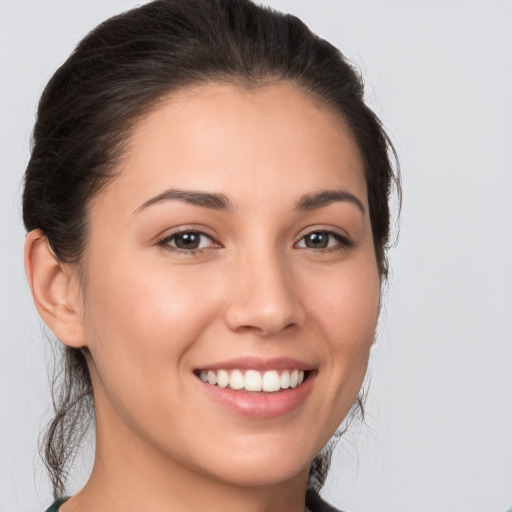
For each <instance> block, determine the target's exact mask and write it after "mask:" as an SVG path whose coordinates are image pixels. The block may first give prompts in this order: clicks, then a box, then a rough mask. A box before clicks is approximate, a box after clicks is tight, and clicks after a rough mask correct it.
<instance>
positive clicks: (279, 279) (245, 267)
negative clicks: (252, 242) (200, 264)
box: [225, 253, 305, 336]
mask: <svg viewBox="0 0 512 512" xmlns="http://www.w3.org/2000/svg"><path fill="white" fill-rule="evenodd" d="M230 291H231V293H230V297H229V299H228V305H227V307H226V310H225V321H226V324H227V326H228V327H229V328H230V329H231V330H233V331H237V332H244V331H252V332H254V333H255V334H257V335H260V336H272V335H275V334H277V333H279V332H281V331H284V330H289V329H291V328H293V327H300V326H302V324H303V322H304V316H305V315H304V309H303V307H302V305H301V303H300V301H299V294H298V293H297V283H294V282H293V275H292V273H291V271H290V269H289V268H288V265H287V264H286V262H285V261H283V258H279V256H278V255H277V254H272V255H270V256H268V257H265V256H264V255H262V254H261V253H260V254H258V255H253V256H250V257H248V258H246V259H245V261H243V262H239V264H238V265H237V267H236V270H235V271H234V272H233V275H232V285H231V287H230Z"/></svg>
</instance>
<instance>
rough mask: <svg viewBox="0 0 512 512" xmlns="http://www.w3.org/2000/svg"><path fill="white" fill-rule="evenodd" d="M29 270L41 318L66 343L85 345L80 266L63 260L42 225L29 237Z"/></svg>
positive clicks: (27, 267)
mask: <svg viewBox="0 0 512 512" xmlns="http://www.w3.org/2000/svg"><path fill="white" fill-rule="evenodd" d="M25 272H26V275H27V280H28V284H29V286H30V290H31V292H32V297H33V299H34V303H35V305H36V308H37V310H38V311H39V314H40V315H41V318H42V319H43V320H44V322H45V323H46V325H47V326H48V327H49V328H50V329H51V330H52V332H53V334H55V336H56V337H57V338H58V339H59V340H60V341H61V342H62V343H64V344H65V345H68V346H70V347H75V348H79V347H84V346H85V345H86V343H85V335H84V329H83V321H82V319H83V317H82V312H83V307H82V303H83V300H82V295H81V290H80V282H79V279H78V272H77V269H76V268H75V267H74V266H73V265H71V264H65V263H61V262H60V261H59V260H58V259H57V257H56V256H55V254H54V253H53V251H52V249H51V247H50V245H49V243H48V241H47V239H46V237H45V236H44V234H43V233H42V232H41V230H39V229H35V230H33V231H31V232H30V233H29V234H28V235H27V239H26V241H25Z"/></svg>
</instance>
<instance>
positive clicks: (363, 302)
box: [307, 258, 380, 398]
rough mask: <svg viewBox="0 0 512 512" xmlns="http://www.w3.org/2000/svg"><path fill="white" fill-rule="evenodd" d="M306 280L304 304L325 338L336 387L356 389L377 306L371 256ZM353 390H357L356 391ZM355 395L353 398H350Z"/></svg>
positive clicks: (376, 278) (377, 287) (377, 282)
mask: <svg viewBox="0 0 512 512" xmlns="http://www.w3.org/2000/svg"><path fill="white" fill-rule="evenodd" d="M314 283H315V285H314V286H313V283H309V286H307V287H308V289H309V290H310V293H309V294H308V295H309V298H308V303H309V304H311V307H310V308H309V309H310V311H312V312H313V315H314V318H315V323H316V325H318V326H319V327H320V329H322V331H323V338H324V339H325V340H327V343H326V344H325V349H326V350H327V351H328V356H327V357H326V361H327V364H328V365H330V370H331V371H332V372H334V374H335V375H336V377H333V378H334V379H336V378H337V379H338V381H339V387H338V391H339V389H340V388H341V387H342V386H347V385H348V381H352V382H353V386H354V387H355V388H357V390H358V389H359V386H360V384H361V382H362V380H363V378H364V375H365V372H366V366H367V363H368V356H369V352H370V348H371V346H372V344H373V341H374V338H375V329H376V326H377V320H378V316H379V306H380V276H379V274H378V271H377V267H376V265H375V263H374V261H373V259H371V258H368V261H366V260H362V261H361V260H357V259H354V260H353V261H350V262H346V264H344V265H343V266H342V267H341V266H340V267H339V268H338V269H334V270H333V269H326V270H325V272H324V273H323V274H317V275H315V276H314ZM356 392H357V391H356ZM354 398H355V397H354Z"/></svg>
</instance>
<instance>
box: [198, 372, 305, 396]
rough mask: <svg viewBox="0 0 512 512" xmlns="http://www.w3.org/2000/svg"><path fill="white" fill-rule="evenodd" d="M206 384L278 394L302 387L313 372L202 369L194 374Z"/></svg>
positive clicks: (243, 390) (240, 390) (242, 390)
mask: <svg viewBox="0 0 512 512" xmlns="http://www.w3.org/2000/svg"><path fill="white" fill-rule="evenodd" d="M194 374H195V375H196V377H198V378H199V379H201V380H202V381H203V382H204V383H206V384H209V385H211V386H215V387H218V388H228V389H232V390H234V391H239V392H242V393H244V392H251V393H276V392H281V391H284V390H287V389H295V388H297V387H300V386H301V385H302V384H303V383H304V382H305V381H306V380H307V379H308V378H309V377H310V375H311V371H308V370H302V369H299V368H288V369H283V370H281V369H279V370H278V369H268V370H265V371H259V370H256V369H250V368H249V369H245V368H244V369H242V368H240V369H237V368H235V369H230V370H227V369H210V370H208V369H200V370H196V371H195V372H194Z"/></svg>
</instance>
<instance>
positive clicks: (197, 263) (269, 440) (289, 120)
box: [82, 84, 380, 485]
mask: <svg viewBox="0 0 512 512" xmlns="http://www.w3.org/2000/svg"><path fill="white" fill-rule="evenodd" d="M89 221H90V234H89V244H88V247H87V251H86V254H85V257H84V261H83V265H84V267H85V270H86V272H85V274H84V275H85V284H84V289H83V290H82V292H83V294H84V297H85V302H84V310H83V315H82V322H83V330H84V333H85V339H87V346H88V348H89V350H90V360H89V363H90V366H91V373H92V377H93V385H94V393H95V401H96V410H97V416H98V418H97V421H98V439H99V440H98V442H99V445H100V446H102V445H103V444H104V443H106V444H108V443H110V449H111V450H113V451H115V450H116V449H117V448H116V446H117V447H118V448H119V449H121V448H120V447H123V448H122V449H123V450H124V453H125V456H126V457H128V456H129V453H130V451H133V450H137V453H138V455H137V457H139V458H140V459H143V458H144V457H145V456H146V455H147V454H151V459H152V460H153V461H154V460H156V458H158V460H160V461H163V462H162V463H165V464H168V465H169V467H171V466H174V467H178V468H180V470H181V471H183V472H187V471H190V472H194V473H196V474H201V475H203V476H206V477H208V478H211V479H214V480H222V481H224V482H230V483H234V484H236V485H259V484H270V483H276V482H280V481H283V480H286V479H290V478H293V477H294V476H296V475H298V474H301V475H304V474H307V471H308V467H309V464H310V462H311V460H312V459H313V458H314V457H315V455H316V454H317V453H318V451H319V450H320V449H321V448H322V447H323V445H324V444H325V443H326V442H327V441H328V439H329V437H330V436H331V435H332V434H333V432H334V431H335V429H336V428H337V426H338V425H339V423H340V422H341V421H342V419H343V418H344V416H345V415H346V414H347V412H348V410H349V409H350V407H351V405H352V403H353V402H354V400H355V398H356V396H357V393H358V391H359V388H360V385H361V383H362V380H363V378H364V375H365V371H366V366H367V361H368V355H369V350H370V347H371V345H372V342H373V338H374V331H375V326H376V322H377V316H378V309H379V292H380V277H379V274H378V270H377V264H376V261H375V253H374V247H373V241H372V233H371V226H370V221H369V216H368V203H367V191H366V183H365V178H364V171H363V165H362V161H361V158H360V155H359V153H358V150H357V148H356V146H355V143H354V141H353V139H352V137H351V135H350V133H349V131H348V129H347V128H346V127H345V125H344V124H343V122H342V121H341V120H340V119H339V118H338V117H337V116H336V115H335V114H333V113H332V112H331V111H329V110H328V109H326V108H325V107H323V106H321V105H319V104H317V103H315V102H314V101H313V100H312V99H310V98H309V97H308V96H306V95H305V94H304V93H302V92H300V91H299V90H297V89H296V88H294V87H293V86H291V85H286V84H276V85H272V86H266V87H262V88H260V89H257V90H253V91H246V90H243V89H239V88H236V87H234V86H228V85H220V84H209V85H202V86H198V87H195V88H192V89H188V90H186V91H184V92H180V93H176V94H174V95H172V96H171V97H170V98H169V99H168V100H167V101H165V102H164V103H162V105H161V106H160V107H159V108H158V109H157V110H155V111H154V112H153V113H151V114H150V115H148V116H147V117H146V118H145V119H143V120H142V121H140V122H139V123H138V124H137V125H136V127H135V129H134V132H133V134H132V136H131V139H130V143H129V146H128V148H127V151H126V154H125V158H124V160H123V162H122V163H121V164H120V165H119V168H118V175H117V176H116V177H115V178H114V179H113V180H112V181H111V182H110V183H109V185H108V187H107V188H106V189H104V190H103V191H102V192H101V193H100V194H99V195H98V196H97V197H96V198H94V199H93V201H92V203H91V208H90V218H89ZM135 447H136V448H135ZM148 457H149V456H148Z"/></svg>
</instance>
